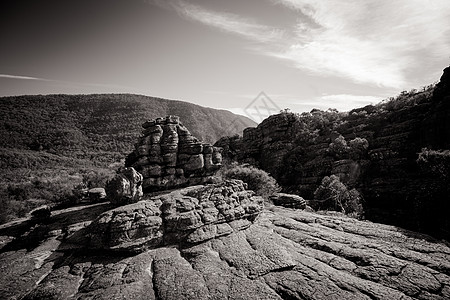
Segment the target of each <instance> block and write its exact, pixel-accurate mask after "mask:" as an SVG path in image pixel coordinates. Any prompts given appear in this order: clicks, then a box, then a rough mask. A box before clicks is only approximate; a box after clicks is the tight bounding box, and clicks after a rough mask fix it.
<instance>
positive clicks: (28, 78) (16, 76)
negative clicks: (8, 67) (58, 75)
mask: <svg viewBox="0 0 450 300" xmlns="http://www.w3.org/2000/svg"><path fill="white" fill-rule="evenodd" d="M0 78H7V79H20V80H38V81H53V80H50V79H45V78H38V77H30V76H18V75H9V74H0Z"/></svg>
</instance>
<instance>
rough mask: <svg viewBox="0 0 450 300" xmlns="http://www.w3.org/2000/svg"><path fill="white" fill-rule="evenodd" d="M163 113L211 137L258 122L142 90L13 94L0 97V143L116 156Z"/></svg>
mask: <svg viewBox="0 0 450 300" xmlns="http://www.w3.org/2000/svg"><path fill="white" fill-rule="evenodd" d="M166 115H178V116H180V119H181V121H182V122H183V124H184V125H185V126H186V127H187V128H189V130H190V131H191V132H192V133H193V135H194V136H196V137H198V138H199V139H200V140H202V141H204V142H210V143H214V142H215V141H216V140H218V139H219V138H220V137H222V136H224V135H234V134H238V133H241V132H242V130H243V129H244V128H246V127H249V126H255V125H256V123H255V122H253V121H252V120H250V119H249V118H246V117H244V116H237V115H235V114H233V113H231V112H229V111H226V110H217V109H213V108H206V107H202V106H199V105H196V104H192V103H187V102H183V101H175V100H167V99H161V98H155V97H148V96H141V95H132V94H93V95H35V96H13V97H2V98H0V118H1V119H2V120H3V122H2V123H1V124H0V137H1V139H0V147H2V148H16V149H24V150H43V151H47V152H50V153H59V154H64V155H65V156H70V157H77V158H90V159H91V158H92V157H91V155H94V157H97V156H98V155H97V154H98V153H100V152H101V153H102V154H106V155H108V156H110V159H111V160H114V159H117V158H118V157H116V156H115V155H113V154H114V153H120V154H121V156H122V157H123V156H124V155H125V154H126V153H128V152H130V150H131V147H132V145H133V143H134V141H136V138H137V137H138V136H139V135H140V133H141V130H142V128H141V124H142V123H143V122H144V121H146V120H149V119H153V118H156V117H164V116H166ZM103 159H104V158H103Z"/></svg>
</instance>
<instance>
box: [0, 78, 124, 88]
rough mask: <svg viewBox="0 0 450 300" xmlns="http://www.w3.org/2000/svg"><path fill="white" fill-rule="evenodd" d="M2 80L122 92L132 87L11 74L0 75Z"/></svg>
mask: <svg viewBox="0 0 450 300" xmlns="http://www.w3.org/2000/svg"><path fill="white" fill-rule="evenodd" d="M0 78H5V79H16V80H33V81H42V82H52V83H58V84H63V85H70V86H90V87H100V88H115V89H122V90H129V89H130V87H126V86H121V85H114V84H102V83H85V82H74V81H64V80H55V79H48V78H41V77H32V76H22V75H11V74H0Z"/></svg>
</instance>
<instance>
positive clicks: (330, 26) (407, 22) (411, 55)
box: [271, 0, 450, 88]
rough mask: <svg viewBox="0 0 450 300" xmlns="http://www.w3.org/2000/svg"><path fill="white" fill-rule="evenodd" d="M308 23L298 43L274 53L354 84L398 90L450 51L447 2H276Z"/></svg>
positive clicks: (298, 30) (449, 3)
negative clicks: (414, 69) (421, 68)
mask: <svg viewBox="0 0 450 300" xmlns="http://www.w3.org/2000/svg"><path fill="white" fill-rule="evenodd" d="M276 3H278V4H282V5H284V6H286V7H288V8H290V9H293V10H294V11H297V12H298V13H299V14H300V13H301V14H303V15H306V16H308V17H309V18H310V20H312V21H313V22H314V26H311V24H308V23H306V22H301V21H300V22H299V23H298V24H296V26H295V29H294V33H295V35H296V38H295V40H293V41H291V42H290V43H287V47H286V49H285V50H284V51H281V52H275V53H271V55H272V56H274V57H278V58H282V59H286V60H288V61H291V62H293V63H294V65H295V66H296V67H297V68H300V69H303V70H307V71H309V72H311V73H315V74H319V75H325V76H330V75H331V76H340V77H346V78H348V79H351V80H352V81H355V82H362V83H369V84H375V85H379V86H385V87H394V88H400V87H403V86H404V85H405V84H406V81H407V78H406V76H405V74H406V71H407V70H409V69H410V68H411V67H415V66H417V65H418V64H424V63H425V61H427V60H428V61H430V60H436V59H442V58H443V57H446V56H448V53H449V52H450V39H449V32H450V31H449V28H450V1H447V0H442V1H441V0H429V1H424V0H397V1H390V0H368V1H359V0H343V1H341V0H340V1H336V0H334V1H333V0H329V1H314V0H278V1H276Z"/></svg>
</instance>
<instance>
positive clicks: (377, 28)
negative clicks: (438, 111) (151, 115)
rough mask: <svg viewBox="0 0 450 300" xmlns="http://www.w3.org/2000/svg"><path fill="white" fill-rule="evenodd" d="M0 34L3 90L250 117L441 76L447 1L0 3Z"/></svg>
mask: <svg viewBox="0 0 450 300" xmlns="http://www.w3.org/2000/svg"><path fill="white" fill-rule="evenodd" d="M0 39H1V47H0V96H8V95H24V94H54V93H68V94H89V93H136V94H143V95H148V96H155V97H161V98H167V99H176V100H183V101H188V102H192V103H196V104H199V105H202V106H207V107H213V108H223V109H228V110H231V111H233V112H236V113H240V114H244V115H248V116H250V117H253V118H254V119H255V116H256V112H258V109H259V112H261V110H264V109H265V110H267V111H269V110H270V111H272V112H274V111H276V110H280V109H286V108H289V109H290V110H292V111H295V112H305V111H310V110H311V109H313V108H319V109H328V108H336V109H338V110H339V111H348V110H351V109H352V108H356V107H361V106H365V105H367V104H375V103H378V102H379V101H381V100H383V99H385V98H388V97H390V96H395V95H397V94H398V93H400V92H401V91H403V90H411V89H413V88H420V87H422V86H425V85H428V84H430V83H433V82H436V81H437V80H439V77H440V76H441V74H442V70H443V69H444V68H445V67H446V66H448V65H449V64H450V1H449V0H326V1H320V0H226V1H225V0H220V1H219V0H165V1H163V0H39V1H32V0H2V3H1V4H0ZM256 121H259V120H256Z"/></svg>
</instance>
